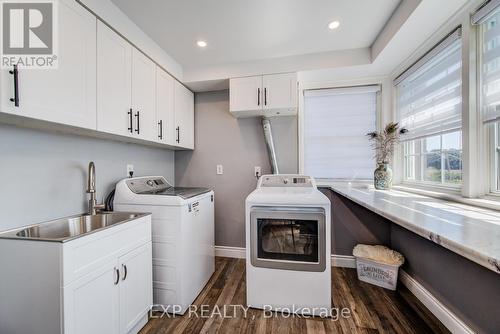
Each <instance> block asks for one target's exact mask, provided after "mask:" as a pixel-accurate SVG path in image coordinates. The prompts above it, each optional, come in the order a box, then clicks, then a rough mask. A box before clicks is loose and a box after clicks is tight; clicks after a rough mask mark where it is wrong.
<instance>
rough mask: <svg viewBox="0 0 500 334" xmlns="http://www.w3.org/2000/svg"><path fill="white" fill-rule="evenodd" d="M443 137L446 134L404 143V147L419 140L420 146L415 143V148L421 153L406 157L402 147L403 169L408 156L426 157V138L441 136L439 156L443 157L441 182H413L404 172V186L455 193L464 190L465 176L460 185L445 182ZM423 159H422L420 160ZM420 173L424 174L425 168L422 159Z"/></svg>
mask: <svg viewBox="0 0 500 334" xmlns="http://www.w3.org/2000/svg"><path fill="white" fill-rule="evenodd" d="M443 135H445V134H438V135H433V136H429V137H424V138H420V139H416V140H410V141H407V142H403V143H401V145H402V146H404V145H406V144H407V143H411V142H414V143H415V142H416V141H417V140H419V142H418V144H417V143H415V146H416V147H418V150H419V153H414V154H411V155H406V154H405V152H404V151H405V150H404V148H403V147H402V148H401V151H402V154H403V162H402V165H403V168H405V160H406V157H407V156H415V157H416V156H417V155H418V156H420V157H422V156H423V155H425V153H422V140H424V139H426V138H430V137H436V136H440V139H439V140H440V150H439V152H440V153H439V154H440V156H441V182H432V181H424V180H422V181H412V180H407V179H406V178H405V171H403V181H402V182H401V183H402V184H403V185H409V186H412V187H428V188H435V189H436V188H438V189H447V190H451V191H455V192H459V191H460V190H461V188H462V184H463V175H462V183H460V184H454V183H446V182H443V180H444V176H445V173H446V170H445V169H444V168H443V166H444V161H445V158H444V156H445V154H446V153H445V150H443ZM462 142H463V139H462ZM462 156H463V147H462ZM420 159H421V158H420ZM420 165H421V166H420V173H421V174H422V172H423V171H424V167H423V160H422V159H421V160H420ZM462 169H463V161H462ZM414 173H416V171H414ZM421 176H422V175H421Z"/></svg>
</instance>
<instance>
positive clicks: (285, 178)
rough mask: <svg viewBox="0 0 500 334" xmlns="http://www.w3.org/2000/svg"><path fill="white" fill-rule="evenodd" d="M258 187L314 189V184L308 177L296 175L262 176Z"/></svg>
mask: <svg viewBox="0 0 500 334" xmlns="http://www.w3.org/2000/svg"><path fill="white" fill-rule="evenodd" d="M257 187H258V188H260V187H300V188H316V182H315V181H314V179H313V178H312V177H310V176H306V175H297V174H276V175H262V176H261V177H260V179H259V184H258V185H257Z"/></svg>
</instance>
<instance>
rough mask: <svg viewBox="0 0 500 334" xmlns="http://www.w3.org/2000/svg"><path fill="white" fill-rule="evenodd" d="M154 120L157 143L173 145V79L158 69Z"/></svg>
mask: <svg viewBox="0 0 500 334" xmlns="http://www.w3.org/2000/svg"><path fill="white" fill-rule="evenodd" d="M156 119H157V123H158V142H160V143H164V144H168V145H174V144H175V143H174V142H175V118H174V79H173V78H172V77H171V76H170V75H169V74H168V73H167V72H165V71H163V70H162V69H161V68H159V67H156Z"/></svg>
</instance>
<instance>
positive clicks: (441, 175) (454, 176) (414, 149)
mask: <svg viewBox="0 0 500 334" xmlns="http://www.w3.org/2000/svg"><path fill="white" fill-rule="evenodd" d="M404 166H405V174H404V177H405V180H406V181H412V182H423V183H425V182H427V183H434V184H444V185H460V184H461V183H462V136H461V131H456V132H451V133H446V134H444V135H437V136H432V137H427V138H423V139H415V140H410V141H406V142H405V143H404Z"/></svg>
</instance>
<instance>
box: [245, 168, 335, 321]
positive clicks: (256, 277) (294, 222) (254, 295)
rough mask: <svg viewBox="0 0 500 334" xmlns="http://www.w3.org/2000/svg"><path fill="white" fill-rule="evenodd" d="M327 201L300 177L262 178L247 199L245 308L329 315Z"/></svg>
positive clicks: (329, 265) (275, 176)
mask: <svg viewBox="0 0 500 334" xmlns="http://www.w3.org/2000/svg"><path fill="white" fill-rule="evenodd" d="M330 230H331V227H330V201H329V199H328V198H327V197H326V196H325V195H324V194H322V193H321V192H320V191H319V190H318V189H317V187H316V183H315V181H314V179H313V178H311V177H308V176H303V175H285V174H281V175H264V176H262V177H261V178H260V179H259V182H258V185H257V189H255V190H254V191H253V192H252V193H251V194H250V195H248V197H247V199H246V269H247V303H248V306H250V307H254V308H260V309H267V310H276V311H285V312H294V313H302V314H310V315H327V314H325V312H328V314H329V312H330V310H331V276H330V275H331V260H330V248H331V245H330V238H331V237H330V236H331V235H330Z"/></svg>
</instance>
